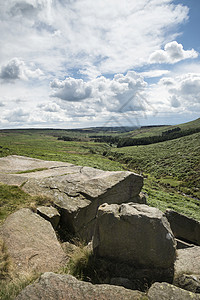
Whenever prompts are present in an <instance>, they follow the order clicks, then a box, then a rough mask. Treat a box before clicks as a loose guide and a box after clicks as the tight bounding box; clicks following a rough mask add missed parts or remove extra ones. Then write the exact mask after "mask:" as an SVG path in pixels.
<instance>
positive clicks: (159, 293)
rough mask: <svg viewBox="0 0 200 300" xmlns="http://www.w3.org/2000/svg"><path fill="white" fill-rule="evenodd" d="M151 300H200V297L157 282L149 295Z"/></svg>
mask: <svg viewBox="0 0 200 300" xmlns="http://www.w3.org/2000/svg"><path fill="white" fill-rule="evenodd" d="M147 296H148V299H149V300H172V299H174V300H190V299H191V300H199V299H200V295H198V294H194V293H192V292H189V291H185V290H183V289H180V288H178V287H176V286H174V285H171V284H169V283H166V282H162V283H158V282H155V283H154V284H153V285H152V286H151V287H150V289H149V291H148V293H147Z"/></svg>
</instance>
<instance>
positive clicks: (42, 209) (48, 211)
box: [37, 206, 60, 229]
mask: <svg viewBox="0 0 200 300" xmlns="http://www.w3.org/2000/svg"><path fill="white" fill-rule="evenodd" d="M37 213H38V214H39V215H40V216H41V217H43V218H44V219H46V220H47V221H49V222H50V223H51V225H52V226H53V228H54V229H56V228H57V226H58V223H59V221H60V214H59V212H58V210H57V209H56V208H55V207H53V206H39V207H37Z"/></svg>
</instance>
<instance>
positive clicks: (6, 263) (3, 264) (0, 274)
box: [0, 238, 10, 280]
mask: <svg viewBox="0 0 200 300" xmlns="http://www.w3.org/2000/svg"><path fill="white" fill-rule="evenodd" d="M9 269H10V259H9V255H8V253H7V249H6V246H5V243H4V241H3V240H2V239H1V238H0V280H3V279H5V278H6V277H8V274H9Z"/></svg>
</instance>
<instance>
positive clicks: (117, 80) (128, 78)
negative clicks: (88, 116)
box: [51, 71, 147, 112]
mask: <svg viewBox="0 0 200 300" xmlns="http://www.w3.org/2000/svg"><path fill="white" fill-rule="evenodd" d="M146 85H147V84H146V82H145V81H144V79H143V77H142V76H140V75H139V74H137V73H136V72H133V71H129V72H127V74H126V75H123V74H116V75H115V76H114V78H113V79H108V78H105V77H104V76H101V77H99V78H96V79H93V80H90V81H88V82H84V81H83V80H82V79H74V78H71V77H69V78H66V79H65V80H63V81H60V80H56V79H55V80H54V81H53V82H52V83H51V88H52V89H53V93H52V95H51V96H52V97H57V98H60V99H62V100H65V101H70V102H79V101H82V102H86V103H87V105H88V103H90V105H91V106H92V107H93V108H94V110H96V111H101V110H102V109H106V110H107V111H113V112H122V111H130V110H143V109H144V107H143V106H142V104H141V101H140V96H139V94H140V93H141V92H143V91H144V90H145V88H146ZM82 105H84V104H82Z"/></svg>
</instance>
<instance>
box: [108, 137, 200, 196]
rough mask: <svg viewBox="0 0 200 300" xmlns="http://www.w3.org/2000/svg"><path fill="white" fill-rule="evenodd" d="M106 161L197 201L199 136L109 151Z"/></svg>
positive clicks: (199, 153)
mask: <svg viewBox="0 0 200 300" xmlns="http://www.w3.org/2000/svg"><path fill="white" fill-rule="evenodd" d="M107 157H110V158H111V159H115V160H117V161H120V162H123V163H126V165H127V166H128V167H129V168H131V169H135V170H137V171H139V172H146V173H150V174H152V175H153V176H154V177H156V178H160V179H161V181H163V184H164V182H165V183H166V184H167V183H168V184H169V185H172V186H174V187H176V188H177V190H179V191H182V192H184V193H186V194H188V193H189V194H190V195H193V196H194V197H198V198H200V190H199V186H200V133H196V134H192V135H190V136H186V137H182V138H179V139H176V140H172V141H166V142H162V143H157V144H152V145H146V146H132V147H124V148H118V149H117V148H112V149H111V150H110V152H108V153H107Z"/></svg>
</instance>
